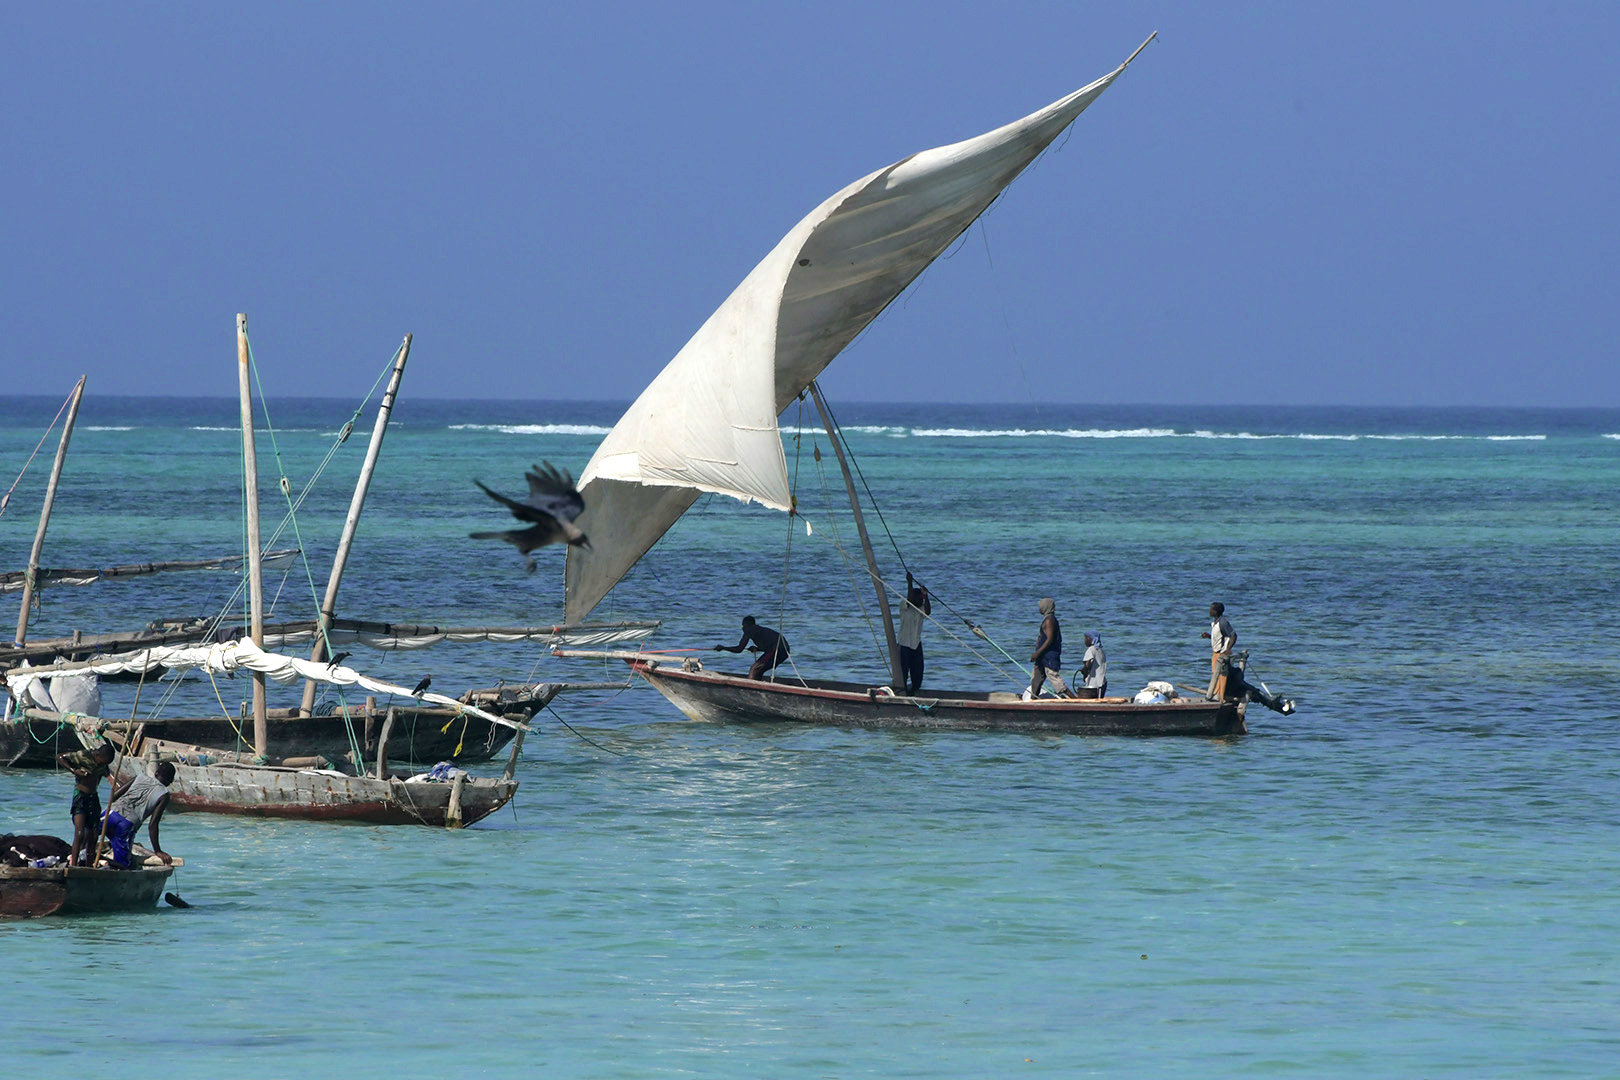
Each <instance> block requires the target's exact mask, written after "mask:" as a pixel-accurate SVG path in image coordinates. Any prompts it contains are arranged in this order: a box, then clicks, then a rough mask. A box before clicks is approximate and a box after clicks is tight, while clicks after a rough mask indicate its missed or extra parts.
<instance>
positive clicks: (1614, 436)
mask: <svg viewBox="0 0 1620 1080" xmlns="http://www.w3.org/2000/svg"><path fill="white" fill-rule="evenodd" d="M1603 437H1604V438H1605V439H1620V431H1617V432H1615V433H1614V434H1612V435H1611V434H1605V435H1604V436H1603Z"/></svg>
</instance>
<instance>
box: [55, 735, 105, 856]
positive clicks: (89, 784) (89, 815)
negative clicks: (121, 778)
mask: <svg viewBox="0 0 1620 1080" xmlns="http://www.w3.org/2000/svg"><path fill="white" fill-rule="evenodd" d="M112 759H113V748H112V743H105V742H104V743H102V744H101V745H100V746H97V747H95V748H94V749H90V750H74V751H71V752H69V753H66V754H57V755H56V763H57V764H58V765H60V766H61V767H62V768H64V769H71V770H72V771H73V850H72V851H71V852H69V854H68V865H69V866H94V865H95V863H96V841H97V831H98V830H99V829H100V828H101V778H102V777H103V776H106V775H107V773H108V772H110V771H111V766H112ZM81 852H82V853H83V854H81Z"/></svg>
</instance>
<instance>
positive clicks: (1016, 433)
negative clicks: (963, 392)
mask: <svg viewBox="0 0 1620 1080" xmlns="http://www.w3.org/2000/svg"><path fill="white" fill-rule="evenodd" d="M850 430H852V431H854V430H860V429H857V428H851V429H850ZM877 430H889V429H877ZM911 434H912V435H913V436H915V437H917V438H921V439H989V438H999V439H1036V438H1048V439H1236V440H1271V439H1299V440H1301V441H1304V442H1359V441H1360V440H1362V439H1378V440H1382V441H1385V442H1407V441H1418V442H1453V441H1454V442H1543V441H1545V440H1546V438H1547V436H1545V435H1371V434H1367V435H1364V434H1360V433H1356V432H1350V433H1346V434H1331V435H1330V434H1319V433H1316V432H1310V431H1301V432H1297V433H1295V434H1291V435H1281V434H1273V435H1261V434H1257V433H1255V432H1252V431H1210V430H1208V429H1205V428H1200V429H1198V430H1195V431H1177V430H1175V429H1174V428H1064V429H1054V428H913V429H912V432H911ZM1605 437H1606V438H1611V439H1620V434H1615V435H1609V436H1605Z"/></svg>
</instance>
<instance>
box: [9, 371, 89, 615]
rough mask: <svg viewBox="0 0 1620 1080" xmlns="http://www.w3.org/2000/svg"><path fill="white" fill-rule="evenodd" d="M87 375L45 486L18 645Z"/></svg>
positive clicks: (25, 585)
mask: <svg viewBox="0 0 1620 1080" xmlns="http://www.w3.org/2000/svg"><path fill="white" fill-rule="evenodd" d="M84 380H85V376H83V375H80V376H79V381H78V383H77V384H76V385H75V386H74V387H73V399H72V401H71V402H70V403H69V405H68V414H67V422H66V423H64V424H63V425H62V438H61V441H59V442H58V443H57V444H56V461H55V463H53V464H52V465H51V482H50V483H49V484H48V485H46V487H45V505H44V506H42V507H40V510H39V531H38V532H36V533H35V534H34V549H33V550H32V551H31V552H29V554H28V574H27V576H26V577H24V578H23V591H22V610H21V611H19V612H18V613H17V641H16V643H17V644H18V645H21V644H23V643H24V642H26V641H27V640H28V605H30V604H31V603H33V602H34V576H35V575H36V574H38V573H39V553H40V552H41V551H42V550H44V548H45V528H46V526H48V525H49V524H50V523H51V504H52V503H54V502H55V501H56V484H57V481H59V480H61V479H62V462H63V461H64V460H66V458H67V449H68V440H69V439H71V438H73V421H75V420H77V419H78V418H79V400H80V399H81V398H83V397H84Z"/></svg>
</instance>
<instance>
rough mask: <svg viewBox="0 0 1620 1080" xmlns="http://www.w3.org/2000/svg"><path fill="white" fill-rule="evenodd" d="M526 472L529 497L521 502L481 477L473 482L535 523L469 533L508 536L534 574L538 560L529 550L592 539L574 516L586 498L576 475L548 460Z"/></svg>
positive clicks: (516, 514)
mask: <svg viewBox="0 0 1620 1080" xmlns="http://www.w3.org/2000/svg"><path fill="white" fill-rule="evenodd" d="M526 475H527V478H528V481H529V497H528V498H526V499H524V500H522V501H521V502H520V501H518V500H517V499H509V498H507V497H506V496H505V495H502V494H501V493H500V492H497V491H491V490H490V489H489V488H487V487H485V486H484V484H483V483H482V482H481V481H478V480H474V481H473V483H475V484H477V485H478V488H479V490H480V491H482V492H483V493H484V494H485V495H488V496H489V497H490V498H492V499H494V500H495V501H496V502H498V503H500V504H501V505H502V506H504V507H506V508H507V509H508V510H510V511H512V516H513V517H515V518H517V519H518V520H519V521H527V522H531V523H532V524H530V525H529V527H528V528H526V529H508V530H506V531H504V532H475V533H471V534H470V535H471V536H472V538H473V539H474V540H505V541H506V542H507V543H508V544H511V545H512V546H513V547H515V548H517V549H518V551H520V552H522V554H523V562H524V564H525V565H526V566H527V567H528V571H529V573H531V574H532V573H534V570H535V564H534V560H533V559H531V558H529V552H531V551H534V550H535V549H537V548H543V547H546V546H547V545H550V544H570V545H574V546H577V547H583V548H587V549H588V548H589V547H590V546H591V543H590V541H589V540H588V539H587V538H586V536H585V534H584V533H583V532H581V531H580V529H579V527H578V526H577V525H575V524H574V519H575V518H577V517H579V515H580V513H581V512H583V511H584V509H585V500H584V499H583V498H581V497H580V494H579V489H578V488H576V487H574V478H573V477H572V476H571V475H569V474H568V473H566V472H563V471H562V470H560V469H558V468H557V467H556V466H554V465H552V464H551V462H549V461H548V462H546V463H545V465H544V467H542V466H539V465H533V466H530V467H529V471H528V473H527V474H526Z"/></svg>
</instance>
